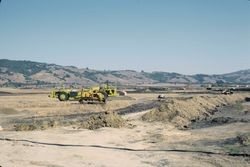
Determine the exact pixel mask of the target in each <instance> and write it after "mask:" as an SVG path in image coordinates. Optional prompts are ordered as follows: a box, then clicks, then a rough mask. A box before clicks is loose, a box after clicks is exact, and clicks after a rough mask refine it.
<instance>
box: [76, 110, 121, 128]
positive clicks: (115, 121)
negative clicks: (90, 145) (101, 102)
mask: <svg viewBox="0 0 250 167" xmlns="http://www.w3.org/2000/svg"><path fill="white" fill-rule="evenodd" d="M124 125H125V120H124V119H122V118H121V116H119V115H118V114H116V113H114V112H105V113H100V114H98V115H92V116H90V118H89V119H88V120H87V121H86V122H83V123H82V124H81V125H80V128H86V129H90V130H94V129H98V128H102V127H112V128H121V127H123V126H124Z"/></svg>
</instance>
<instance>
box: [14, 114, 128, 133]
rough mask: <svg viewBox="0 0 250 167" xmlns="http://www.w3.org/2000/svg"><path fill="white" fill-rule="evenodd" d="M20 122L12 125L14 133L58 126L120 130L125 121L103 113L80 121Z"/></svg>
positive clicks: (61, 118) (57, 118) (77, 118)
mask: <svg viewBox="0 0 250 167" xmlns="http://www.w3.org/2000/svg"><path fill="white" fill-rule="evenodd" d="M30 121H31V120H28V121H26V122H25V121H23V120H21V121H20V122H19V123H16V124H15V125H14V130H16V131H31V130H44V129H48V128H55V127H60V126H73V128H76V129H80V128H85V129H90V130H94V129H98V128H102V127H112V128H121V127H123V126H125V125H126V121H125V120H124V119H123V118H122V117H121V116H120V115H118V114H116V113H115V112H103V113H96V114H91V115H88V116H87V117H86V118H83V119H81V118H80V117H76V118H74V119H68V118H63V117H55V118H46V119H40V120H32V121H31V122H30Z"/></svg>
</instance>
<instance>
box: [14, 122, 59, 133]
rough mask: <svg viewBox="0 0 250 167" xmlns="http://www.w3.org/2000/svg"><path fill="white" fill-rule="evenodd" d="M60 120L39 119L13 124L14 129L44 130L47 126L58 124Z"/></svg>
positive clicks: (51, 126)
mask: <svg viewBox="0 0 250 167" xmlns="http://www.w3.org/2000/svg"><path fill="white" fill-rule="evenodd" d="M60 125H61V122H60V121H56V120H49V121H44V120H39V121H34V122H32V123H19V124H15V125H14V130H15V131H32V130H45V129H48V128H53V127H57V126H60Z"/></svg>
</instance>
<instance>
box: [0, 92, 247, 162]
mask: <svg viewBox="0 0 250 167" xmlns="http://www.w3.org/2000/svg"><path fill="white" fill-rule="evenodd" d="M31 92H32V91H31ZM129 96H131V98H130V99H127V100H112V101H109V102H108V103H107V104H105V105H102V104H81V105H80V104H78V102H59V101H57V100H56V99H49V98H48V97H47V94H45V93H41V94H25V93H24V94H21V95H15V96H10V95H6V94H5V95H2V96H0V104H1V105H0V126H1V128H0V148H1V151H0V157H1V158H0V166H2V167H5V166H48V167H62V166H100V167H101V166H145V167H147V166H159V167H163V166H174V167H175V166H176V167H178V166H249V165H250V156H249V155H250V141H249V140H250V103H249V102H244V101H243V100H244V97H247V96H248V97H249V96H250V94H234V95H225V96H221V95H219V97H217V95H182V94H167V95H166V96H167V97H168V100H169V99H170V101H173V100H174V101H175V102H174V103H173V102H171V105H169V101H168V100H167V101H161V102H159V101H157V99H156V97H157V94H131V95H129ZM201 96H202V97H201ZM210 97H211V98H212V99H211V98H210ZM204 98H205V99H207V100H204ZM190 99H195V100H196V102H193V101H189V100H190ZM198 103H199V105H198V106H199V107H197V106H196V107H195V105H196V104H198ZM200 103H202V105H200ZM205 103H207V105H206V106H205V108H206V110H203V109H204V108H203V107H201V106H204V104H205ZM177 104H178V105H177ZM186 105H187V106H188V107H190V108H188V110H187V106H186ZM163 106H168V110H167V109H166V108H165V109H164V111H163V112H167V113H169V112H170V111H171V112H174V113H175V115H176V112H177V111H178V112H177V113H178V114H179V115H178V116H181V117H182V118H187V117H184V116H185V114H184V113H182V112H184V111H185V113H188V112H189V111H191V110H192V109H194V108H195V109H196V110H193V111H192V113H194V112H196V113H202V114H201V115H202V116H201V115H200V117H196V115H194V117H192V118H191V117H190V119H189V117H188V121H189V122H190V123H189V124H188V126H187V127H186V128H185V129H183V128H179V127H178V126H176V124H175V122H174V121H172V120H170V119H169V117H167V118H168V119H159V120H157V119H156V120H151V121H148V120H143V117H145V115H147V114H148V113H151V114H152V113H155V112H156V111H161V112H162V110H163ZM192 106H193V107H192ZM208 106H209V107H208ZM171 107H172V108H171ZM169 108H170V109H171V110H169ZM183 108H185V109H183ZM181 111H182V112H181ZM205 112H207V113H208V114H204V113H205ZM86 123H87V125H88V126H86ZM110 123H115V124H114V125H113V124H110ZM83 124H85V125H84V127H82V126H81V125H83ZM15 125H16V126H17V125H36V126H35V127H33V129H32V128H31V129H15V128H14V126H15ZM45 125H46V126H45ZM86 127H98V128H92V129H94V130H89V129H91V128H89V129H86Z"/></svg>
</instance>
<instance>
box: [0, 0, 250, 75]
mask: <svg viewBox="0 0 250 167" xmlns="http://www.w3.org/2000/svg"><path fill="white" fill-rule="evenodd" d="M0 58H8V59H14V60H32V61H39V62H47V63H55V64H60V65H74V66H77V67H89V68H93V69H99V70H104V69H105V70H118V69H132V70H138V71H140V70H145V71H167V72H179V73H184V74H194V73H207V74H220V73H226V72H232V71H236V70H240V69H249V68H250V1H249V0H2V2H1V4H0Z"/></svg>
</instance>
